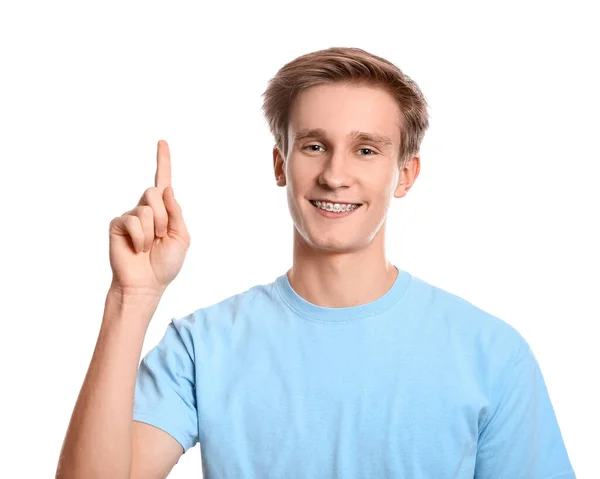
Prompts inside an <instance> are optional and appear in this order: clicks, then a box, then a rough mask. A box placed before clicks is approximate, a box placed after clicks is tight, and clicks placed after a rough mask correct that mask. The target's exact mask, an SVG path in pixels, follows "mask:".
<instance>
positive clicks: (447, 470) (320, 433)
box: [133, 269, 575, 479]
mask: <svg viewBox="0 0 600 479" xmlns="http://www.w3.org/2000/svg"><path fill="white" fill-rule="evenodd" d="M133 418H134V419H135V420H137V421H142V422H145V423H148V424H151V425H153V426H156V427H158V428H160V429H162V430H164V431H166V432H167V433H169V434H170V435H171V436H173V437H174V438H175V439H176V440H177V441H178V442H179V443H180V444H181V446H182V447H183V449H184V451H187V450H188V449H189V448H191V447H193V446H194V445H195V444H197V443H198V442H200V450H201V458H202V470H203V474H204V477H205V478H206V479H232V478H243V479H272V478H274V479H279V478H281V479H296V478H297V479H313V478H314V479H329V478H343V479H359V478H360V479H385V478H404V479H421V478H422V479H446V478H447V479H451V478H452V479H458V478H460V479H467V478H469V479H472V478H478V479H520V478H523V479H573V478H575V474H574V472H573V470H572V467H571V464H570V461H569V458H568V455H567V451H566V449H565V445H564V442H563V439H562V436H561V432H560V429H559V426H558V423H557V419H556V416H555V412H554V410H553V407H552V404H551V402H550V398H549V395H548V391H547V389H546V386H545V383H544V379H543V377H542V373H541V371H540V367H539V365H538V363H537V361H536V358H535V356H534V355H533V353H532V351H531V349H530V347H529V345H528V343H527V342H526V340H525V339H524V338H523V337H522V336H521V335H520V334H519V333H518V332H517V330H516V329H514V328H513V327H512V326H510V325H509V324H508V323H506V322H504V321H503V320H501V319H499V318H497V317H495V316H492V315H491V314H489V313H486V312H484V311H482V310H481V309H479V308H477V307H476V306H474V305H473V304H471V303H469V302H467V301H465V300H463V299H461V298H459V297H458V296H455V295H453V294H451V293H449V292H446V291H444V290H442V289H440V288H438V287H435V286H433V285H430V284H428V283H426V282H425V281H423V280H421V279H419V278H417V277H415V276H413V275H411V274H410V273H408V272H406V271H403V270H401V269H399V270H398V277H397V279H396V281H395V283H394V284H393V286H392V288H391V289H390V290H388V292H387V293H386V294H385V295H384V296H382V297H380V298H379V299H377V300H375V301H373V302H371V303H367V304H363V305H359V306H353V307H348V308H324V307H321V306H317V305H314V304H312V303H309V302H307V301H305V300H304V299H303V298H302V297H300V296H299V295H298V294H297V293H296V292H295V291H294V290H293V289H292V288H291V286H290V283H289V280H288V277H287V274H283V275H282V276H280V277H279V278H277V279H276V280H275V281H274V282H273V283H270V284H266V285H258V286H255V287H253V288H251V289H249V290H248V291H245V292H243V293H241V294H237V295H235V296H232V297H230V298H228V299H225V300H223V301H221V302H219V303H217V304H214V305H211V306H209V307H206V308H202V309H199V310H197V311H195V312H194V313H191V314H189V315H188V316H185V317H183V318H180V319H177V318H174V319H173V320H172V321H171V323H170V324H169V325H168V327H167V330H166V333H165V335H164V337H163V339H162V340H161V341H160V343H159V344H158V345H157V346H156V347H155V348H154V349H152V350H151V351H150V352H148V354H147V355H145V357H144V358H143V359H142V361H141V363H140V367H139V371H138V377H137V383H136V389H135V406H134V415H133Z"/></svg>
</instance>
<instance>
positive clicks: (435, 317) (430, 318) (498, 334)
mask: <svg viewBox="0 0 600 479" xmlns="http://www.w3.org/2000/svg"><path fill="white" fill-rule="evenodd" d="M411 290H412V295H413V298H414V303H415V304H417V305H418V309H419V310H420V311H421V312H422V316H421V320H422V321H424V322H425V323H426V324H425V325H424V327H427V325H429V326H430V327H431V328H432V329H435V330H436V331H438V332H439V334H441V335H444V336H446V338H447V339H449V340H452V342H453V343H454V344H457V343H460V344H462V345H463V347H465V348H467V349H468V350H470V352H471V353H472V354H474V355H475V356H476V357H479V358H488V359H490V358H495V359H496V360H497V361H498V362H499V363H503V364H506V363H507V362H511V361H512V360H513V359H514V358H515V357H516V356H518V355H519V354H522V352H523V351H525V350H526V349H528V347H529V345H528V343H527V341H526V339H525V338H524V337H523V335H522V334H521V333H520V331H519V330H518V329H517V328H516V327H515V326H513V325H512V324H510V323H509V322H508V321H507V320H505V319H503V318H500V317H498V316H496V315H495V314H493V313H491V312H489V311H487V310H485V309H484V308H482V307H480V306H477V305H475V304H474V303H473V302H472V301H471V300H469V299H467V298H463V297H461V296H458V295H457V294H454V293H452V292H450V291H449V290H447V289H444V288H441V287H439V286H436V285H433V284H431V283H429V282H427V281H424V280H423V279H420V278H418V277H416V276H414V275H413V276H412V278H411Z"/></svg>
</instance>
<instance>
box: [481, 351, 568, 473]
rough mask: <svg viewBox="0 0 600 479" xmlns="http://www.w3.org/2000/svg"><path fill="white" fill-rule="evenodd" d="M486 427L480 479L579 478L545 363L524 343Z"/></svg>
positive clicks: (484, 425) (482, 447)
mask: <svg viewBox="0 0 600 479" xmlns="http://www.w3.org/2000/svg"><path fill="white" fill-rule="evenodd" d="M496 404H497V406H496V408H495V410H494V411H493V412H492V414H491V416H490V418H489V420H488V421H487V422H486V423H484V424H483V425H482V428H481V430H480V432H479V440H478V444H477V458H476V464H475V479H492V478H493V479H520V478H522V479H574V478H575V473H574V472H573V469H572V467H571V463H570V462H569V458H568V455H567V451H566V449H565V445H564V442H563V439H562V435H561V432H560V429H559V426H558V422H557V419H556V415H555V412H554V408H553V407H552V403H551V401H550V397H549V395H548V390H547V389H546V384H545V382H544V378H543V377H542V372H541V370H540V367H539V364H538V362H537V360H536V358H535V356H534V354H533V352H532V351H531V348H530V346H529V344H527V342H526V341H524V342H523V344H522V346H521V349H520V350H519V352H518V353H517V354H516V357H515V360H514V364H513V366H512V368H511V369H510V370H509V372H508V376H507V377H506V379H505V383H504V386H503V388H502V390H501V395H500V397H499V399H498V400H497V401H496Z"/></svg>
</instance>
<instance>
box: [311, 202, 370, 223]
mask: <svg viewBox="0 0 600 479" xmlns="http://www.w3.org/2000/svg"><path fill="white" fill-rule="evenodd" d="M314 201H321V200H314ZM309 203H310V201H309ZM355 204H361V205H362V203H355ZM311 206H312V207H313V208H314V209H315V210H317V213H319V214H320V215H321V216H324V217H325V218H331V219H334V220H337V219H340V218H345V217H346V216H350V215H351V214H353V213H356V211H358V210H359V209H360V208H362V206H359V207H358V208H356V209H353V210H350V211H344V212H342V213H335V212H333V211H327V210H322V209H321V208H319V207H318V206H315V205H313V204H312V203H311Z"/></svg>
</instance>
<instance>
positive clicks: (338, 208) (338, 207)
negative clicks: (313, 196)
mask: <svg viewBox="0 0 600 479" xmlns="http://www.w3.org/2000/svg"><path fill="white" fill-rule="evenodd" d="M309 201H310V203H311V204H312V205H313V206H314V207H315V208H317V209H319V210H321V211H322V212H324V213H331V214H340V215H342V214H347V213H352V212H353V211H356V210H357V209H358V208H360V207H361V206H362V203H345V204H340V203H325V202H321V201H316V200H309Z"/></svg>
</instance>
